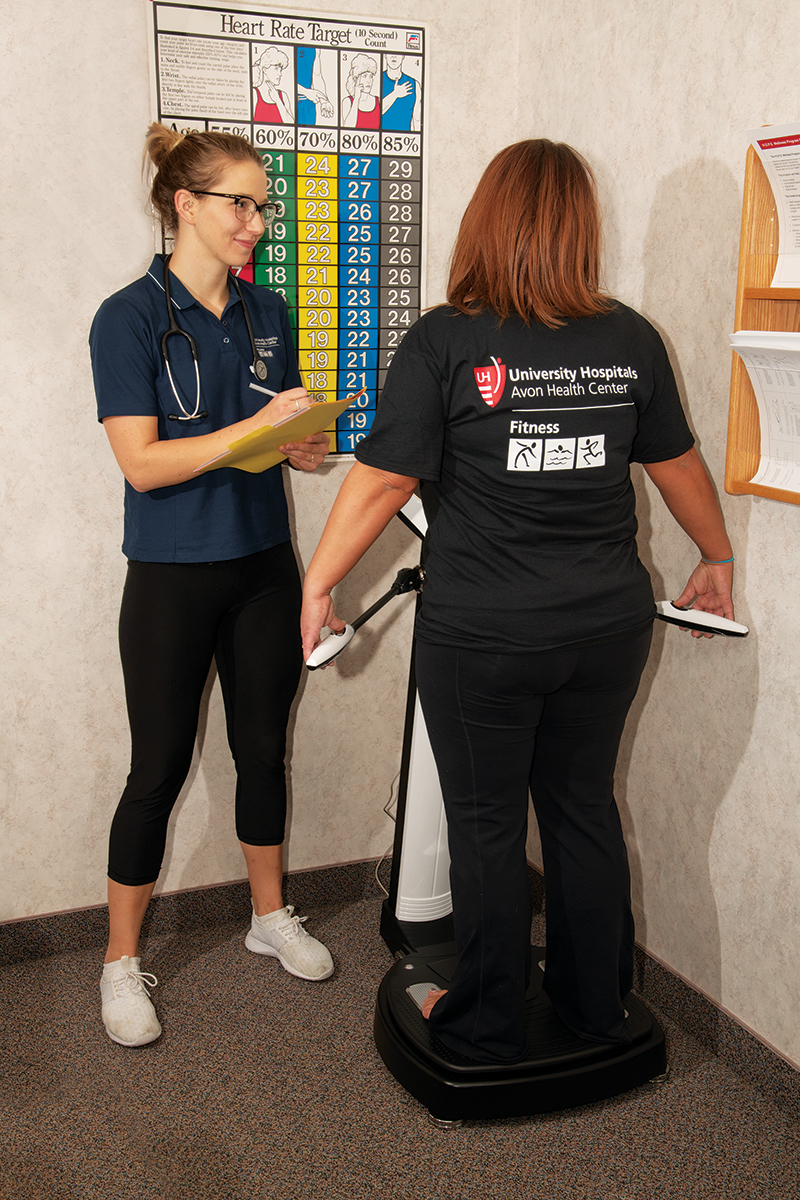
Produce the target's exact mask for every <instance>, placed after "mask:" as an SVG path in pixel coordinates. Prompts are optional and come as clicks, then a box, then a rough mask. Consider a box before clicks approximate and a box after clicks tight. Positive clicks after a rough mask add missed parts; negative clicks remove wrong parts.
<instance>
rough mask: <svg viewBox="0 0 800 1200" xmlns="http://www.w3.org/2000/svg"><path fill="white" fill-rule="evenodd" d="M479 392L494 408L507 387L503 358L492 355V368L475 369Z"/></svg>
mask: <svg viewBox="0 0 800 1200" xmlns="http://www.w3.org/2000/svg"><path fill="white" fill-rule="evenodd" d="M475 382H476V383H477V385H478V391H479V392H480V394H481V396H483V399H484V400H485V401H486V403H487V404H488V405H489V407H490V408H494V407H495V406H496V404H497V403H498V401H499V399H500V397H501V396H502V394H503V388H504V387H505V386H506V369H505V366H504V365H503V360H502V359H501V358H495V357H494V355H492V365H491V367H475Z"/></svg>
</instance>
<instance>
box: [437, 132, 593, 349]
mask: <svg viewBox="0 0 800 1200" xmlns="http://www.w3.org/2000/svg"><path fill="white" fill-rule="evenodd" d="M601 246H602V231H601V225H600V212H599V208H598V203H597V193H596V186H595V179H594V175H593V173H592V169H591V167H590V166H589V164H588V163H587V162H586V160H585V159H584V158H583V157H582V156H581V155H580V154H578V152H577V150H573V149H572V147H571V146H567V145H566V144H565V143H564V142H551V141H548V140H547V138H535V139H532V140H530V141H525V142H517V143H515V145H513V146H507V147H506V148H505V150H501V151H500V153H499V154H497V155H496V156H495V157H494V158H493V159H492V161H491V162H490V163H489V165H488V167H487V168H486V170H485V171H484V173H483V176H482V178H481V180H480V182H479V184H478V186H477V188H476V190H475V194H474V196H473V197H472V199H471V200H470V202H469V204H468V205H467V210H466V212H465V213H464V216H463V218H462V220H461V226H460V228H459V231H458V237H457V238H456V244H455V247H454V249H453V256H452V260H451V265H450V279H449V281H448V285H447V299H448V301H449V303H450V304H452V305H453V306H454V307H455V308H457V309H458V310H459V312H462V313H465V314H467V315H471V314H474V313H477V312H481V311H482V310H483V309H484V308H490V309H492V310H493V311H494V312H496V313H497V315H498V317H499V318H500V320H501V321H504V320H506V318H508V317H509V316H510V315H511V314H512V313H517V314H518V315H519V316H520V317H521V318H522V319H523V321H525V323H526V324H529V323H530V321H531V319H533V320H535V321H540V322H541V323H542V324H543V325H548V326H549V327H550V328H551V329H556V328H558V326H559V325H563V324H564V323H565V321H566V320H568V319H570V318H576V317H588V316H594V315H596V314H598V313H602V312H607V311H608V309H609V308H611V307H612V306H613V301H612V300H611V298H610V297H609V296H608V295H607V294H605V293H604V292H602V291H601V289H600V254H601Z"/></svg>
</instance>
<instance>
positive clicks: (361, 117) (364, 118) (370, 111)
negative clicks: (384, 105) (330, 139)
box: [342, 54, 381, 129]
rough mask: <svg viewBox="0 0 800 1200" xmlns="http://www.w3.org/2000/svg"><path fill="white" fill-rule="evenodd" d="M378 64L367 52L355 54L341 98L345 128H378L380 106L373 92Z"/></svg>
mask: <svg viewBox="0 0 800 1200" xmlns="http://www.w3.org/2000/svg"><path fill="white" fill-rule="evenodd" d="M377 74H378V64H377V62H376V61H375V59H374V58H372V56H371V55H369V54H355V55H353V58H352V59H351V61H350V71H349V73H348V76H347V83H346V84H345V92H346V93H347V95H346V96H345V97H344V99H343V100H342V125H343V127H344V128H345V129H379V128H380V124H381V106H380V101H379V100H378V97H377V96H376V95H375V93H374V92H373V90H372V88H373V84H374V83H375V78H376V76H377Z"/></svg>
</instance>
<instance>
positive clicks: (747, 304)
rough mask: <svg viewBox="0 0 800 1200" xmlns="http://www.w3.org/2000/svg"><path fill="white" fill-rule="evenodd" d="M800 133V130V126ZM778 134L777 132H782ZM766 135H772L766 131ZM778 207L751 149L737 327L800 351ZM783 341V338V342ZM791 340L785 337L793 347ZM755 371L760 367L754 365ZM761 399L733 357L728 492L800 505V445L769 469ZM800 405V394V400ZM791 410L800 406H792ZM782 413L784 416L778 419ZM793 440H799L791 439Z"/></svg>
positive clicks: (799, 303) (795, 294) (798, 305)
mask: <svg viewBox="0 0 800 1200" xmlns="http://www.w3.org/2000/svg"><path fill="white" fill-rule="evenodd" d="M794 128H795V129H798V128H800V127H794ZM776 132H777V130H776ZM765 133H766V131H765ZM778 251H779V219H778V207H777V205H776V202H775V197H774V195H773V190H772V187H771V185H770V181H769V178H768V176H767V172H766V171H765V169H764V166H763V165H762V163H761V161H760V159H759V156H758V154H757V152H756V150H755V148H754V147H753V146H752V145H751V146H750V147H749V149H748V151H747V165H746V168H745V181H744V201H743V205H742V230H741V239H740V243H739V274H738V280H737V287H736V313H735V322H734V328H735V329H736V330H737V331H739V330H747V331H761V333H762V337H761V339H759V337H758V335H756V334H755V333H754V336H753V337H749V336H747V335H743V337H742V340H743V341H744V342H748V343H752V342H758V341H760V340H761V341H766V342H769V341H770V340H771V339H770V338H769V337H768V336H767V337H764V335H768V334H769V333H778V332H781V333H789V334H794V335H796V336H797V341H798V349H799V350H800V287H783V286H777V287H775V286H772V283H773V279H774V278H775V273H776V267H777V266H778V260H779V255H778ZM778 340H781V339H778ZM790 341H791V339H784V344H785V345H786V346H788V344H789V342H790ZM750 371H751V372H754V377H755V371H756V367H755V365H754V363H753V361H752V357H751V364H750ZM759 391H760V392H761V395H760V396H759V398H758V399H757V397H756V391H755V389H754V387H753V383H752V382H751V377H750V373H749V372H748V366H747V365H746V364H745V361H744V360H743V358H742V357H740V355H739V354H737V353H735V352H734V354H733V363H732V368H731V394H730V411H729V419H728V446H727V455H726V461H725V490H726V491H727V492H730V493H731V494H733V495H737V494H749V495H754V496H766V497H769V498H770V499H772V500H783V501H786V502H787V503H789V504H800V487H797V490H795V487H796V482H795V480H794V478H793V477H792V476H793V472H794V471H795V469H796V471H797V474H798V477H800V441H798V446H797V450H798V453H797V457H796V458H795V450H794V447H793V446H789V447H788V449H787V448H786V447H784V446H782V447H781V448H780V453H781V454H784V455H785V459H784V461H785V463H786V468H787V469H786V472H784V473H781V472H780V471H773V472H772V473H771V474H770V472H769V471H767V470H765V461H764V459H763V458H762V455H766V454H767V453H768V450H767V445H768V443H769V437H770V432H771V431H770V430H769V429H768V428H767V427H766V424H765V428H764V437H763V438H762V420H761V417H760V415H759V401H761V403H762V413H763V414H764V416H765V420H766V412H765V410H764V407H763V406H764V402H765V400H764V394H763V388H759ZM798 401H799V402H800V396H798ZM789 407H790V409H793V408H794V405H791V404H790V406H789ZM790 417H791V420H792V423H793V424H794V423H795V421H796V422H797V424H798V432H799V433H800V407H798V418H795V417H794V416H793V415H792V414H791V413H790ZM780 419H781V414H780V412H778V420H779V421H780ZM791 440H792V442H793V441H794V438H792V439H791ZM784 477H785V478H786V479H787V480H791V483H790V484H789V486H786V485H784V486H773V485H771V484H770V483H766V482H758V481H757V480H764V479H765V478H768V479H771V480H772V482H773V483H775V482H776V481H778V480H781V479H782V478H784Z"/></svg>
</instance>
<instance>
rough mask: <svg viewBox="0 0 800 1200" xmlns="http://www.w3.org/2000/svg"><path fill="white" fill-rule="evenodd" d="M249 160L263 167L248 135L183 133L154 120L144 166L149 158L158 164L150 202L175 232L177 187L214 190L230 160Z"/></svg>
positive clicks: (147, 142)
mask: <svg viewBox="0 0 800 1200" xmlns="http://www.w3.org/2000/svg"><path fill="white" fill-rule="evenodd" d="M249 160H252V161H253V162H256V163H258V165H259V166H260V167H261V168H262V169H263V167H264V163H263V160H262V158H261V155H260V154H259V153H258V151H257V150H256V148H255V146H252V145H251V144H250V142H248V141H246V140H245V138H241V137H236V135H235V134H232V133H215V132H209V133H206V132H203V131H202V130H200V131H194V130H193V131H192V132H190V133H187V134H183V133H178V132H177V130H175V129H169V128H168V127H167V126H166V125H160V124H159V123H158V122H157V121H154V122H153V124H152V125H151V126H150V128H149V129H148V131H147V134H146V135H145V143H144V164H143V166H144V169H145V170H146V169H147V165H148V161H149V162H150V163H152V165H153V166H154V167H155V170H156V173H155V175H154V177H153V182H152V185H151V187H150V202H151V204H152V205H153V208H154V209H155V210H156V212H157V213H158V215H159V217H160V218H161V224H162V225H163V226H164V228H165V229H166V230H167V231H168V232H169V233H173V232H174V231H175V230H176V229H177V227H178V214H177V212H176V211H175V193H176V192H177V191H179V190H180V189H181V188H186V189H187V191H190V192H210V191H213V190H214V184H215V183H216V181H217V180H218V179H219V177H220V175H221V174H222V172H223V171H224V170H225V168H226V166H227V165H228V164H229V163H231V162H247V161H249Z"/></svg>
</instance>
